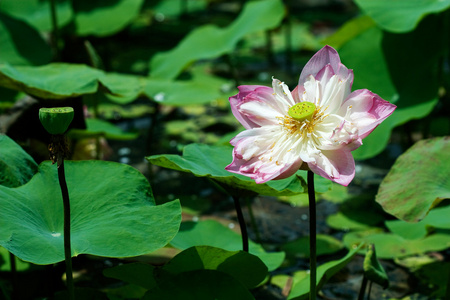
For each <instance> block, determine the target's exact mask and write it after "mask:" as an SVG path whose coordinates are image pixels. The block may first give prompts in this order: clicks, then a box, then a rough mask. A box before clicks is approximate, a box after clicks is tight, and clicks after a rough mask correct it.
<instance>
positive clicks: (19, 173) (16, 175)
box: [0, 134, 38, 187]
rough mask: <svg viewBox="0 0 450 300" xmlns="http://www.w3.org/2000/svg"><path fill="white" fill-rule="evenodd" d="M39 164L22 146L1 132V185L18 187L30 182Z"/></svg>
mask: <svg viewBox="0 0 450 300" xmlns="http://www.w3.org/2000/svg"><path fill="white" fill-rule="evenodd" d="M37 169H38V165H37V163H36V162H35V161H34V160H33V158H32V157H31V156H30V155H29V154H28V153H26V152H25V151H24V150H23V149H22V147H20V146H19V145H18V144H17V143H16V142H14V141H13V140H12V139H10V138H9V137H8V136H6V135H4V134H0V185H3V186H6V187H18V186H21V185H22V184H25V183H26V182H28V181H29V180H30V179H31V177H33V175H34V174H35V173H36V172H37Z"/></svg>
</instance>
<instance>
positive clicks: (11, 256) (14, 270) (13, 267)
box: [9, 252, 17, 299]
mask: <svg viewBox="0 0 450 300" xmlns="http://www.w3.org/2000/svg"><path fill="white" fill-rule="evenodd" d="M9 265H10V269H11V285H12V288H13V291H12V296H13V297H12V298H13V299H17V267H16V256H15V255H14V254H12V253H11V252H9Z"/></svg>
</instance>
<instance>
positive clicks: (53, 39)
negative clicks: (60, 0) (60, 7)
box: [50, 0, 60, 61]
mask: <svg viewBox="0 0 450 300" xmlns="http://www.w3.org/2000/svg"><path fill="white" fill-rule="evenodd" d="M50 14H51V17H52V37H51V46H52V48H53V53H54V55H55V58H56V60H57V61H58V60H59V59H60V53H59V45H58V40H59V32H58V16H57V14H56V0H50Z"/></svg>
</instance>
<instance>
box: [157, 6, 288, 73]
mask: <svg viewBox="0 0 450 300" xmlns="http://www.w3.org/2000/svg"><path fill="white" fill-rule="evenodd" d="M283 16H284V7H283V3H282V2H281V1H279V0H262V1H251V2H248V3H246V5H245V6H244V8H243V10H242V12H241V14H240V15H239V16H238V18H237V19H236V20H235V21H234V22H233V23H231V24H230V25H229V26H228V27H225V28H219V27H217V26H215V25H204V26H201V27H199V28H196V29H195V30H194V31H192V32H191V33H190V34H188V35H187V36H186V37H185V38H184V39H183V40H182V41H181V42H180V43H179V44H178V45H177V46H176V47H175V48H174V49H172V50H170V51H168V52H165V53H159V54H157V55H155V56H154V57H153V58H152V60H151V62H150V75H151V76H152V77H154V78H166V79H173V78H175V77H177V75H178V74H179V73H180V72H181V71H182V70H183V69H184V68H185V67H186V66H187V65H188V64H190V63H192V62H194V61H196V60H198V59H207V58H214V57H217V56H220V55H223V54H225V53H228V52H231V51H232V50H233V49H234V48H235V46H236V44H237V42H238V41H239V40H240V39H241V38H242V37H244V36H245V35H246V34H249V33H251V32H255V31H260V30H266V29H271V28H274V27H275V26H277V25H278V24H280V22H281V20H282V19H283Z"/></svg>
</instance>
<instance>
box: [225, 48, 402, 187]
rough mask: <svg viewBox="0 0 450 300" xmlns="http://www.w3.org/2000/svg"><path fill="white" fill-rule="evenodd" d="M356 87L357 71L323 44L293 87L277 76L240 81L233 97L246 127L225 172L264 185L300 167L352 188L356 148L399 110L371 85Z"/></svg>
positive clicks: (236, 140)
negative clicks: (268, 79)
mask: <svg viewBox="0 0 450 300" xmlns="http://www.w3.org/2000/svg"><path fill="white" fill-rule="evenodd" d="M352 84H353V71H352V70H349V69H347V68H346V67H345V66H344V65H343V64H342V63H341V60H340V58H339V55H338V53H337V51H336V50H335V49H333V48H332V47H330V46H325V47H324V48H322V49H321V50H320V51H319V52H317V53H316V54H315V55H314V56H313V57H312V58H311V59H310V61H309V62H308V63H307V64H306V66H305V67H304V69H303V71H302V73H301V74H300V79H299V83H298V86H297V87H296V88H295V89H294V90H293V91H292V92H291V91H290V90H289V88H288V87H287V86H286V85H285V84H284V83H283V82H281V81H279V80H277V79H273V80H272V88H270V87H266V86H259V85H243V86H239V87H238V88H239V93H238V94H237V95H235V96H233V97H230V99H229V100H230V104H231V110H232V112H233V114H234V116H235V117H236V119H238V120H239V122H240V123H241V124H242V125H243V126H244V127H245V128H246V130H245V131H243V132H241V133H239V134H238V135H237V136H236V137H235V138H233V139H232V140H231V142H230V143H231V144H232V145H233V146H234V149H233V162H232V163H231V164H230V165H228V166H227V167H226V170H228V171H230V172H233V173H237V174H242V175H245V176H248V177H250V178H252V179H254V180H255V182H256V183H264V182H267V181H269V180H272V179H282V178H286V177H289V176H291V175H293V174H295V173H296V172H297V170H299V169H300V168H302V169H306V170H308V169H309V170H311V171H313V172H314V173H315V174H318V175H320V176H322V177H325V178H328V179H330V180H332V181H334V182H337V183H339V184H341V185H344V186H347V185H348V184H349V183H350V182H351V181H352V179H353V177H354V176H355V161H354V159H353V156H352V154H351V151H353V150H355V149H357V148H358V147H359V146H361V145H362V139H363V138H365V137H366V136H368V135H369V134H370V133H371V132H372V131H373V130H374V129H375V127H377V126H378V124H380V123H381V122H382V121H383V120H384V119H386V118H387V117H388V116H389V115H390V114H391V113H392V112H393V111H394V109H395V108H396V106H395V105H393V104H391V103H389V102H387V101H385V100H383V99H381V98H380V96H378V95H377V94H374V93H372V92H371V91H369V90H366V89H362V90H356V91H354V92H351V87H352Z"/></svg>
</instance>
